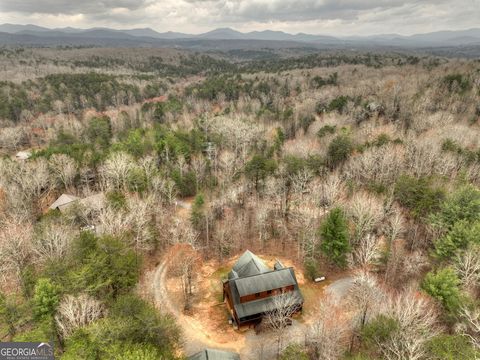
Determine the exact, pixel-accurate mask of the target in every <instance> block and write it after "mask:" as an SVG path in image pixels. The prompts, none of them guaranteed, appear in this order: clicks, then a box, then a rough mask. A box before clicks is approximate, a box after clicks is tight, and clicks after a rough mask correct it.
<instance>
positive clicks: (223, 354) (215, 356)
mask: <svg viewBox="0 0 480 360" xmlns="http://www.w3.org/2000/svg"><path fill="white" fill-rule="evenodd" d="M188 359H189V360H240V355H238V354H237V353H233V352H229V351H223V350H215V349H205V350H203V351H200V352H198V353H196V354H194V355H192V356H189V357H188Z"/></svg>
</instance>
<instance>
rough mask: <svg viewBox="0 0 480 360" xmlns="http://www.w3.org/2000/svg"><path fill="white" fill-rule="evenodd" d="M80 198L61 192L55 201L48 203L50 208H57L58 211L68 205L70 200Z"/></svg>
mask: <svg viewBox="0 0 480 360" xmlns="http://www.w3.org/2000/svg"><path fill="white" fill-rule="evenodd" d="M78 199H80V198H78V197H76V196H74V195H69V194H62V195H60V197H59V198H58V199H57V200H55V202H54V203H53V204H52V205H50V209H52V210H55V209H59V210H60V211H63V210H64V209H66V207H68V205H70V204H71V203H72V202H74V201H76V200H78Z"/></svg>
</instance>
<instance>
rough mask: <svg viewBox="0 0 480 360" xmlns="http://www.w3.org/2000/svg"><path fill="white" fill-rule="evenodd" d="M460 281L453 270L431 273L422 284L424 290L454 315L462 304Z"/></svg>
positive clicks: (447, 269)
mask: <svg viewBox="0 0 480 360" xmlns="http://www.w3.org/2000/svg"><path fill="white" fill-rule="evenodd" d="M459 285H460V279H459V278H458V276H457V274H456V273H455V271H454V270H453V269H452V268H444V269H441V270H438V271H436V272H429V273H428V274H427V275H426V276H425V279H424V280H423V283H422V288H423V290H424V291H425V292H426V293H427V294H429V295H430V296H431V297H433V298H434V299H436V300H438V301H439V302H440V303H441V304H442V305H443V307H444V308H445V309H446V310H447V311H448V312H450V313H451V314H454V313H455V312H456V311H457V310H458V308H459V307H460V304H461V297H460V289H459Z"/></svg>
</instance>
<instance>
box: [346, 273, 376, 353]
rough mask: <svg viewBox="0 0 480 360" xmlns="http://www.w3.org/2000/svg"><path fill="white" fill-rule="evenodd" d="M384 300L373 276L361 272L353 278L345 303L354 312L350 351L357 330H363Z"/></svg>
mask: <svg viewBox="0 0 480 360" xmlns="http://www.w3.org/2000/svg"><path fill="white" fill-rule="evenodd" d="M384 300H385V294H384V292H383V290H382V289H381V288H380V286H379V285H378V283H377V280H376V279H375V277H374V276H373V275H371V274H369V273H368V272H366V271H362V272H360V273H359V274H357V275H356V276H355V278H354V279H353V285H352V287H351V288H350V290H349V292H348V295H347V302H348V304H349V306H350V307H351V308H352V309H354V312H355V315H354V316H353V320H354V326H353V332H352V340H351V342H350V351H351V350H352V349H353V346H354V341H355V337H356V336H357V335H358V334H357V330H360V331H361V330H362V329H363V328H364V326H365V324H366V323H367V321H368V320H369V319H370V318H371V317H372V316H374V315H375V313H376V312H378V309H379V308H380V307H381V304H382V303H383V301H384Z"/></svg>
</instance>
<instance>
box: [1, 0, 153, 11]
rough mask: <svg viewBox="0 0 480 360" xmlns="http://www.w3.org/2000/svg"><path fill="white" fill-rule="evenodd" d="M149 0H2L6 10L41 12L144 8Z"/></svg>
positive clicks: (2, 9) (2, 6)
mask: <svg viewBox="0 0 480 360" xmlns="http://www.w3.org/2000/svg"><path fill="white" fill-rule="evenodd" d="M149 2H150V1H149V0H100V1H99V0H73V1H72V0H37V1H35V0H2V1H1V5H0V10H1V11H4V12H19V13H25V14H29V13H40V14H78V13H82V14H98V13H105V14H106V15H108V12H109V11H110V10H112V9H116V8H124V9H128V10H137V9H141V8H144V7H145V6H146V5H147V4H148V3H149Z"/></svg>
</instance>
